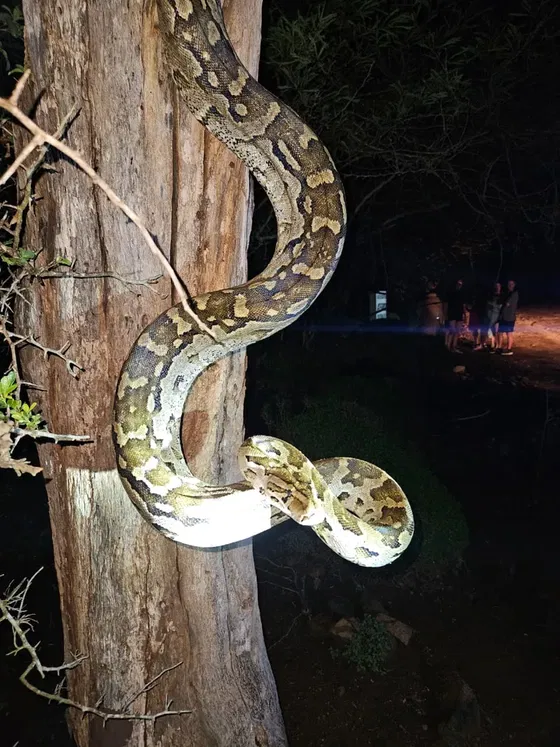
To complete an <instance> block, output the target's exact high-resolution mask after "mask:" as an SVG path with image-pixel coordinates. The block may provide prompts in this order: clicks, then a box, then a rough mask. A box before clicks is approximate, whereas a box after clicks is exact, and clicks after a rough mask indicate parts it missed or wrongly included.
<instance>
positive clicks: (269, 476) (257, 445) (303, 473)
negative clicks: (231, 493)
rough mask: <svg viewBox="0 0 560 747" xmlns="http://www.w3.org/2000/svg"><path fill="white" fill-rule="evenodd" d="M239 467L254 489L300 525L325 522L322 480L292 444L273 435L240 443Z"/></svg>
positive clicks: (257, 437)
mask: <svg viewBox="0 0 560 747" xmlns="http://www.w3.org/2000/svg"><path fill="white" fill-rule="evenodd" d="M239 468H240V469H241V472H242V473H243V476H244V477H245V479H246V480H247V482H248V483H249V484H250V485H251V486H252V487H253V488H254V489H255V490H258V491H259V493H260V494H261V495H263V496H265V498H267V500H269V501H270V503H272V505H274V506H276V507H277V508H279V509H280V510H281V511H283V512H284V513H285V514H287V515H288V516H290V517H291V518H292V519H293V520H294V521H297V522H298V524H303V525H305V526H315V525H317V524H320V523H321V522H322V521H323V520H324V518H325V510H324V508H323V502H322V500H321V498H320V491H321V487H322V483H323V480H322V478H321V476H320V475H319V473H318V471H317V470H316V469H315V467H314V466H313V464H312V463H311V462H310V461H309V459H307V457H306V456H305V455H304V454H302V453H301V451H298V450H297V449H296V448H295V447H294V446H292V445H291V444H289V443H286V441H282V440H280V439H279V438H272V437H271V436H252V437H251V438H248V439H247V440H246V441H244V442H243V443H242V444H241V448H240V449H239Z"/></svg>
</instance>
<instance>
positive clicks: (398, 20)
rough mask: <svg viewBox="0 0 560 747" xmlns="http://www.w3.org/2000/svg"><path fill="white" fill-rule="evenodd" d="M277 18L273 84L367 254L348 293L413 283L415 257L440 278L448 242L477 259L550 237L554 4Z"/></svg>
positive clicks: (324, 11)
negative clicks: (314, 144) (324, 166)
mask: <svg viewBox="0 0 560 747" xmlns="http://www.w3.org/2000/svg"><path fill="white" fill-rule="evenodd" d="M270 7H271V10H270V17H269V28H268V31H267V33H266V35H265V41H264V49H263V62H264V64H263V71H264V79H265V83H267V84H269V85H271V86H272V87H273V88H274V89H275V90H277V91H278V93H279V95H280V96H281V97H282V98H283V99H284V100H285V101H286V102H287V103H289V104H290V105H291V106H292V107H293V108H294V109H295V110H296V111H297V112H298V113H299V114H300V115H301V116H302V117H303V118H304V119H305V120H306V121H308V123H309V124H310V125H311V126H312V127H313V128H314V129H316V130H317V131H318V133H319V135H320V136H321V138H322V139H323V140H324V141H325V143H326V144H327V146H328V147H329V149H330V150H331V152H332V155H333V158H334V161H335V163H336V164H337V166H338V168H339V169H340V170H341V173H342V176H343V179H344V182H345V185H346V189H347V193H348V202H349V214H350V219H351V229H352V231H351V237H352V238H353V239H354V241H355V243H356V244H358V245H359V246H358V252H357V254H358V255H359V257H357V256H356V255H355V258H354V261H353V262H352V266H351V267H350V265H348V266H347V267H344V262H345V259H344V258H343V263H342V265H341V269H340V270H339V272H338V273H337V277H335V281H334V282H335V283H336V284H337V285H338V286H339V288H348V287H349V286H352V285H353V286H354V287H355V286H356V285H359V284H360V283H363V280H364V278H368V280H369V282H368V285H370V286H371V285H373V284H374V282H375V280H373V277H372V270H373V273H378V274H380V275H381V276H382V277H383V286H384V287H387V282H386V281H387V279H388V278H387V275H388V274H389V275H390V276H391V277H390V280H392V281H394V280H395V278H398V279H400V280H401V279H402V278H403V275H406V274H410V275H420V274H421V273H422V272H423V271H424V270H423V265H424V264H426V263H424V262H423V260H422V261H420V260H419V257H422V258H423V257H426V260H427V265H428V266H429V267H430V268H434V269H435V268H438V266H441V265H442V264H443V265H445V257H442V256H440V255H441V253H442V252H441V249H442V245H443V246H445V247H446V251H447V252H448V253H449V251H450V250H451V248H452V247H454V252H453V256H450V255H449V254H448V257H447V261H448V262H451V261H452V262H455V261H456V260H457V255H458V254H459V255H463V254H464V259H465V262H466V260H467V259H468V260H469V262H472V261H473V257H476V256H477V254H484V253H485V252H488V249H489V246H490V245H491V243H492V242H494V243H495V244H496V242H497V245H504V244H505V245H508V246H515V245H517V244H519V245H521V246H524V247H534V246H536V245H538V246H541V245H543V244H547V243H551V242H553V241H554V236H555V228H556V225H557V219H558V210H557V196H556V184H557V179H558V171H559V166H560V163H559V161H558V152H560V129H559V126H558V125H559V122H558V117H557V113H556V112H557V105H556V106H555V102H557V101H558V91H557V76H556V75H555V74H554V73H553V70H554V68H555V62H556V65H557V61H558V49H559V48H560V43H559V42H560V8H559V7H558V6H557V3H556V2H555V0H532V1H531V0H513V2H511V3H508V4H507V5H504V6H503V7H499V6H496V5H494V6H492V7H488V5H487V4H481V3H478V2H477V3H452V4H450V3H447V2H444V0H398V1H397V2H391V3H390V2H387V0H359V1H356V2H354V1H349V0H323V1H322V2H315V1H313V2H311V0H301V2H300V3H298V5H297V12H290V11H289V10H286V4H285V2H284V0H274V2H272V3H271V6H270ZM267 78H268V79H267ZM257 225H258V217H257ZM506 237H507V240H506ZM388 244H390V245H391V253H390V254H389V253H388V255H387V257H388V258H387V257H386V256H385V249H384V247H385V246H387V245H388ZM465 245H466V246H467V247H468V249H464V246H465ZM401 246H402V247H403V251H406V256H402V257H401V255H400V247H401ZM466 252H468V257H467V254H466ZM371 255H373V256H371ZM415 265H416V267H415ZM430 271H432V270H428V272H430ZM339 295H340V293H339Z"/></svg>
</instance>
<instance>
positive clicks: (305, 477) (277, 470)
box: [114, 0, 414, 566]
mask: <svg viewBox="0 0 560 747" xmlns="http://www.w3.org/2000/svg"><path fill="white" fill-rule="evenodd" d="M158 12H159V25H160V29H161V32H162V34H163V43H164V49H165V55H166V59H167V63H168V65H169V67H170V69H171V71H172V73H173V78H174V80H175V84H176V85H177V87H178V89H179V91H180V93H181V94H182V96H183V97H184V99H185V101H186V103H187V105H188V107H189V109H190V111H191V112H192V113H193V114H194V115H195V117H196V118H197V119H198V120H199V121H200V122H202V124H203V125H204V126H205V127H206V128H207V129H208V130H209V131H210V132H212V133H213V134H214V135H215V136H216V137H217V138H219V139H220V140H222V141H223V142H224V143H225V144H226V145H227V146H228V148H229V149H230V150H231V151H233V153H235V154H236V155H237V156H238V157H239V158H240V159H241V160H242V161H244V163H245V164H246V165H247V166H248V167H249V169H250V170H251V172H252V173H253V174H254V176H255V178H256V179H257V180H258V181H259V183H260V184H261V185H262V186H263V188H264V189H265V191H266V193H267V195H268V197H269V199H270V201H271V203H272V205H273V208H274V211H275V214H276V218H277V222H278V239H277V243H276V249H275V252H274V256H273V257H272V260H271V261H270V263H269V265H268V266H267V267H266V269H265V270H264V271H263V272H261V274H260V275H258V276H257V277H256V278H254V279H253V280H250V281H249V282H247V283H245V284H244V285H240V286H238V287H236V288H229V289H226V290H217V291H212V292H211V293H205V294H204V295H200V296H197V297H196V298H193V299H192V307H193V310H194V311H195V312H196V315H197V316H198V318H199V319H200V320H201V321H202V322H204V323H205V324H206V325H207V326H208V327H209V328H210V329H211V330H212V333H213V334H214V335H215V338H216V339H215V340H214V339H212V338H211V337H210V336H209V335H208V334H206V333H205V332H204V331H202V330H201V329H200V328H199V327H198V326H197V324H196V322H194V321H193V319H192V318H191V317H190V316H188V315H187V314H186V312H185V311H184V309H183V308H182V306H181V305H180V304H179V305H177V306H174V307H172V308H171V309H169V310H168V311H166V312H165V313H164V314H162V315H161V316H160V317H159V318H158V319H156V320H155V321H154V322H152V324H150V325H149V326H148V327H147V328H146V329H145V330H144V332H143V333H142V334H141V335H140V337H139V338H138V340H137V341H136V343H135V345H134V347H133V349H132V351H131V353H130V355H129V358H128V360H127V361H126V363H125V364H124V367H123V369H122V372H121V376H120V379H119V382H118V387H117V393H116V397H115V418H114V443H115V448H116V454H117V462H118V470H119V473H120V476H121V479H122V482H123V484H124V486H125V488H126V491H127V492H128V495H129V496H130V498H131V499H132V501H133V502H134V504H135V506H136V507H137V508H138V509H139V511H140V513H141V514H142V515H143V516H144V517H145V518H146V519H147V520H148V521H149V522H150V523H151V524H152V525H153V526H154V527H155V528H156V529H157V530H159V531H160V532H162V533H163V534H164V535H166V536H167V537H169V538H171V539H172V540H174V541H176V542H180V543H183V544H187V545H191V546H195V547H217V546H221V545H227V544H230V543H233V542H236V541H238V540H243V539H246V538H248V537H252V536H253V535H255V534H258V533H259V532H262V531H264V530H266V529H268V528H270V527H271V526H272V525H273V524H275V523H279V521H283V520H284V519H285V518H287V517H288V516H289V517H291V518H293V519H295V520H296V521H297V522H299V523H301V524H305V525H309V526H311V527H312V528H313V530H314V531H315V532H316V533H317V535H318V536H319V537H320V538H321V539H322V540H323V541H324V542H325V543H326V544H327V545H329V547H331V548H332V549H333V550H334V551H335V552H337V553H338V554H339V555H342V556H343V557H344V558H346V559H347V560H350V561H352V562H353V563H357V564H359V565H364V566H381V565H385V564H387V563H390V562H392V561H393V560H394V559H395V558H397V557H398V556H399V555H400V554H401V553H402V552H403V551H404V550H405V549H406V547H407V546H408V544H409V542H410V539H411V537H412V533H413V529H414V523H413V517H412V513H411V510H410V506H409V503H408V501H407V499H406V497H405V495H404V493H403V492H402V490H401V489H400V487H399V486H398V485H397V483H396V482H395V481H394V480H393V479H392V478H391V477H390V476H389V475H388V474H387V473H385V472H384V471H383V470H381V469H379V468H378V467H375V466H374V465H372V464H369V463H367V462H363V461H360V460H357V459H350V458H336V459H326V460H322V461H320V462H316V463H315V464H312V463H311V462H310V461H309V460H308V459H307V458H306V457H305V456H304V455H303V454H302V453H301V452H299V451H298V450H297V449H296V448H294V447H293V446H291V445H290V444H287V443H286V442H284V441H281V440H279V439H276V438H272V437H264V436H255V437H253V438H250V439H248V440H247V441H245V442H244V443H243V445H242V446H241V448H240V452H239V460H240V467H241V471H242V473H243V475H244V476H245V478H246V482H243V483H238V484H235V485H228V486H225V487H221V486H216V485H209V484H206V483H204V482H203V481H201V480H199V479H198V478H196V477H195V476H194V475H193V474H192V473H191V471H190V470H189V468H188V466H187V464H186V461H185V458H184V456H183V451H182V447H181V416H182V412H183V407H184V403H185V400H186V397H187V396H188V393H189V391H190V389H191V387H192V384H193V383H194V381H195V379H196V378H197V377H198V376H199V375H200V374H201V373H202V372H203V371H204V370H205V369H206V368H208V366H210V365H211V364H212V363H214V362H215V361H216V360H218V359H219V358H221V357H223V356H225V355H226V354H228V353H231V352H234V351H236V350H240V349H242V348H245V347H246V346H248V345H250V344H251V343H254V342H257V341H258V340H262V339H264V338H266V337H269V336H270V335H272V334H274V333H275V332H278V331H280V330H281V329H283V328H284V327H286V326H288V325H289V324H291V323H292V322H294V321H295V320H296V319H297V318H298V317H299V316H300V315H301V314H303V313H304V311H305V310H306V309H308V308H309V306H310V305H311V304H312V303H313V301H314V300H315V299H316V298H317V296H318V295H319V293H321V291H322V290H323V288H324V287H325V286H326V284H327V283H328V281H329V280H330V278H331V276H332V274H333V272H334V270H335V268H336V265H337V262H338V259H339V257H340V253H341V251H342V246H343V243H344V237H345V232H346V210H345V201H344V192H343V188H342V184H341V182H340V178H339V176H338V173H337V171H336V168H335V166H334V164H333V162H332V159H331V157H330V156H329V154H328V152H327V151H326V149H325V148H324V146H323V145H322V144H321V142H320V141H319V139H318V138H317V136H316V135H315V134H314V133H313V132H312V131H311V130H310V129H309V128H308V127H307V126H306V125H305V124H304V123H303V122H302V121H301V120H300V119H299V117H298V116H297V115H296V114H295V113H294V112H293V111H292V110H291V109H290V108H289V107H287V106H286V105H285V104H283V103H282V102H281V101H279V100H278V99H276V98H275V97H274V96H273V95H272V94H270V93H269V92H268V91H266V90H265V89H264V88H262V86H260V85H259V84H258V83H257V82H256V81H255V80H254V79H253V78H252V77H251V76H250V75H249V73H248V72H247V71H246V70H245V68H244V67H243V65H242V64H241V63H240V61H239V59H238V58H237V56H236V54H235V52H234V50H233V49H232V47H231V44H230V42H229V39H228V37H227V33H226V30H225V27H224V22H223V17H222V11H221V6H220V2H219V0H158Z"/></svg>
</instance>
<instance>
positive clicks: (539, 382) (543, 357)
mask: <svg viewBox="0 0 560 747" xmlns="http://www.w3.org/2000/svg"><path fill="white" fill-rule="evenodd" d="M474 356H476V359H473V358H474ZM488 357H489V358H490V360H489V361H488V362H487V363H485V364H482V365H483V366H484V371H485V372H488V373H489V374H491V368H494V369H495V370H496V376H497V377H498V378H500V379H503V378H505V377H508V376H509V377H511V378H512V379H514V380H515V381H516V382H517V383H520V384H525V385H530V386H533V387H538V388H540V389H548V390H552V391H560V308H551V307H540V308H539V307H532V308H527V309H523V310H522V311H521V312H520V313H519V316H518V319H517V322H516V325H515V340H514V355H513V356H511V357H506V358H500V357H499V356H497V355H496V356H488ZM485 358H486V354H485V353H484V352H477V353H476V354H474V353H473V356H471V355H469V356H468V358H463V357H461V358H460V359H459V356H457V364H458V365H465V366H467V371H468V370H469V367H472V366H475V367H476V370H477V371H478V370H479V366H480V365H481V361H480V360H479V359H485ZM487 366H489V367H490V369H488V368H487Z"/></svg>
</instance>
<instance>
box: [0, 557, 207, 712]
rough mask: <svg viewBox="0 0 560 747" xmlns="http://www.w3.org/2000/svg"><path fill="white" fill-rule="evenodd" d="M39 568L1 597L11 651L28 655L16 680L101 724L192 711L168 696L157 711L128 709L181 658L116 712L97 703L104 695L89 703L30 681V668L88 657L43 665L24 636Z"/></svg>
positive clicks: (44, 669)
mask: <svg viewBox="0 0 560 747" xmlns="http://www.w3.org/2000/svg"><path fill="white" fill-rule="evenodd" d="M41 570H42V569H39V570H38V571H37V572H36V573H35V574H34V575H33V576H32V577H31V578H30V579H29V580H24V581H22V582H21V583H20V584H18V585H17V586H16V587H15V588H14V589H12V590H8V591H7V592H6V596H5V597H4V598H1V599H0V622H3V621H6V622H8V623H9V624H10V626H11V628H12V632H13V635H14V646H15V648H14V650H13V651H12V652H11V653H12V654H18V653H20V652H21V651H25V652H26V653H27V654H28V655H29V657H30V658H31V662H30V664H29V665H28V666H27V667H26V669H25V670H24V672H23V673H22V674H21V675H20V677H19V681H20V682H21V683H22V685H24V686H25V687H26V688H27V689H28V690H30V691H31V692H33V693H35V694H36V695H39V696H40V697H42V698H45V699H46V700H48V701H54V702H56V703H60V704H61V705H65V706H67V707H68V708H75V709H76V710H78V711H80V712H81V713H82V714H83V715H84V716H85V715H91V716H98V717H99V718H100V719H102V721H103V724H106V723H107V721H149V722H151V723H155V722H156V721H157V719H159V718H162V717H164V716H183V715H185V714H189V713H192V709H180V710H171V709H170V706H171V704H172V701H170V700H167V699H166V704H165V708H164V709H163V710H161V711H158V712H157V713H147V714H143V713H132V712H130V711H129V710H128V709H129V708H130V706H131V705H132V703H134V701H136V700H137V699H138V698H139V697H140V696H141V695H143V694H145V693H147V692H149V691H150V690H152V689H153V688H154V687H155V686H156V685H157V684H158V682H159V681H160V680H161V678H162V677H164V676H165V675H166V674H168V673H169V672H171V671H173V670H174V669H176V668H177V667H179V666H181V665H182V663H183V662H178V663H177V664H174V665H173V666H171V667H167V668H166V669H164V670H163V671H162V672H160V673H159V674H157V675H156V676H155V677H153V678H152V679H151V680H150V681H149V682H147V683H146V684H145V685H144V687H142V689H141V690H139V691H138V692H137V693H135V694H134V695H132V696H131V697H129V698H128V699H127V700H126V701H125V704H124V705H123V707H122V710H121V711H118V712H110V711H103V710H101V709H100V707H99V706H100V705H101V703H102V701H103V698H100V699H99V700H98V701H97V703H96V704H95V705H94V706H89V705H86V704H83V703H78V702H76V701H75V700H71V699H70V698H65V697H64V696H62V695H60V690H61V689H62V688H61V685H59V686H58V687H57V688H56V690H55V692H48V691H46V690H43V689H41V688H39V687H37V686H36V685H34V684H33V683H32V682H30V681H29V675H30V674H31V673H32V672H33V670H35V671H37V672H38V673H39V674H40V675H41V677H42V678H44V677H45V674H47V673H56V674H61V673H65V672H68V671H69V670H71V669H74V668H75V667H77V666H79V665H80V664H81V663H82V662H83V661H84V660H85V659H87V658H88V657H87V656H78V657H75V658H74V659H73V660H72V661H70V662H67V663H65V664H61V665H59V666H55V667H52V666H51V667H49V666H45V665H44V664H43V663H42V661H41V659H40V658H39V655H38V653H37V651H38V648H39V647H38V645H33V644H32V643H30V641H29V639H28V637H27V632H28V631H29V630H31V629H32V625H33V621H32V619H31V618H30V616H29V615H28V614H26V612H25V608H24V603H25V598H26V595H27V592H28V591H29V588H30V586H31V583H32V582H33V580H34V579H35V578H36V576H37V574H38V573H39V572H40V571H41Z"/></svg>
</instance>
